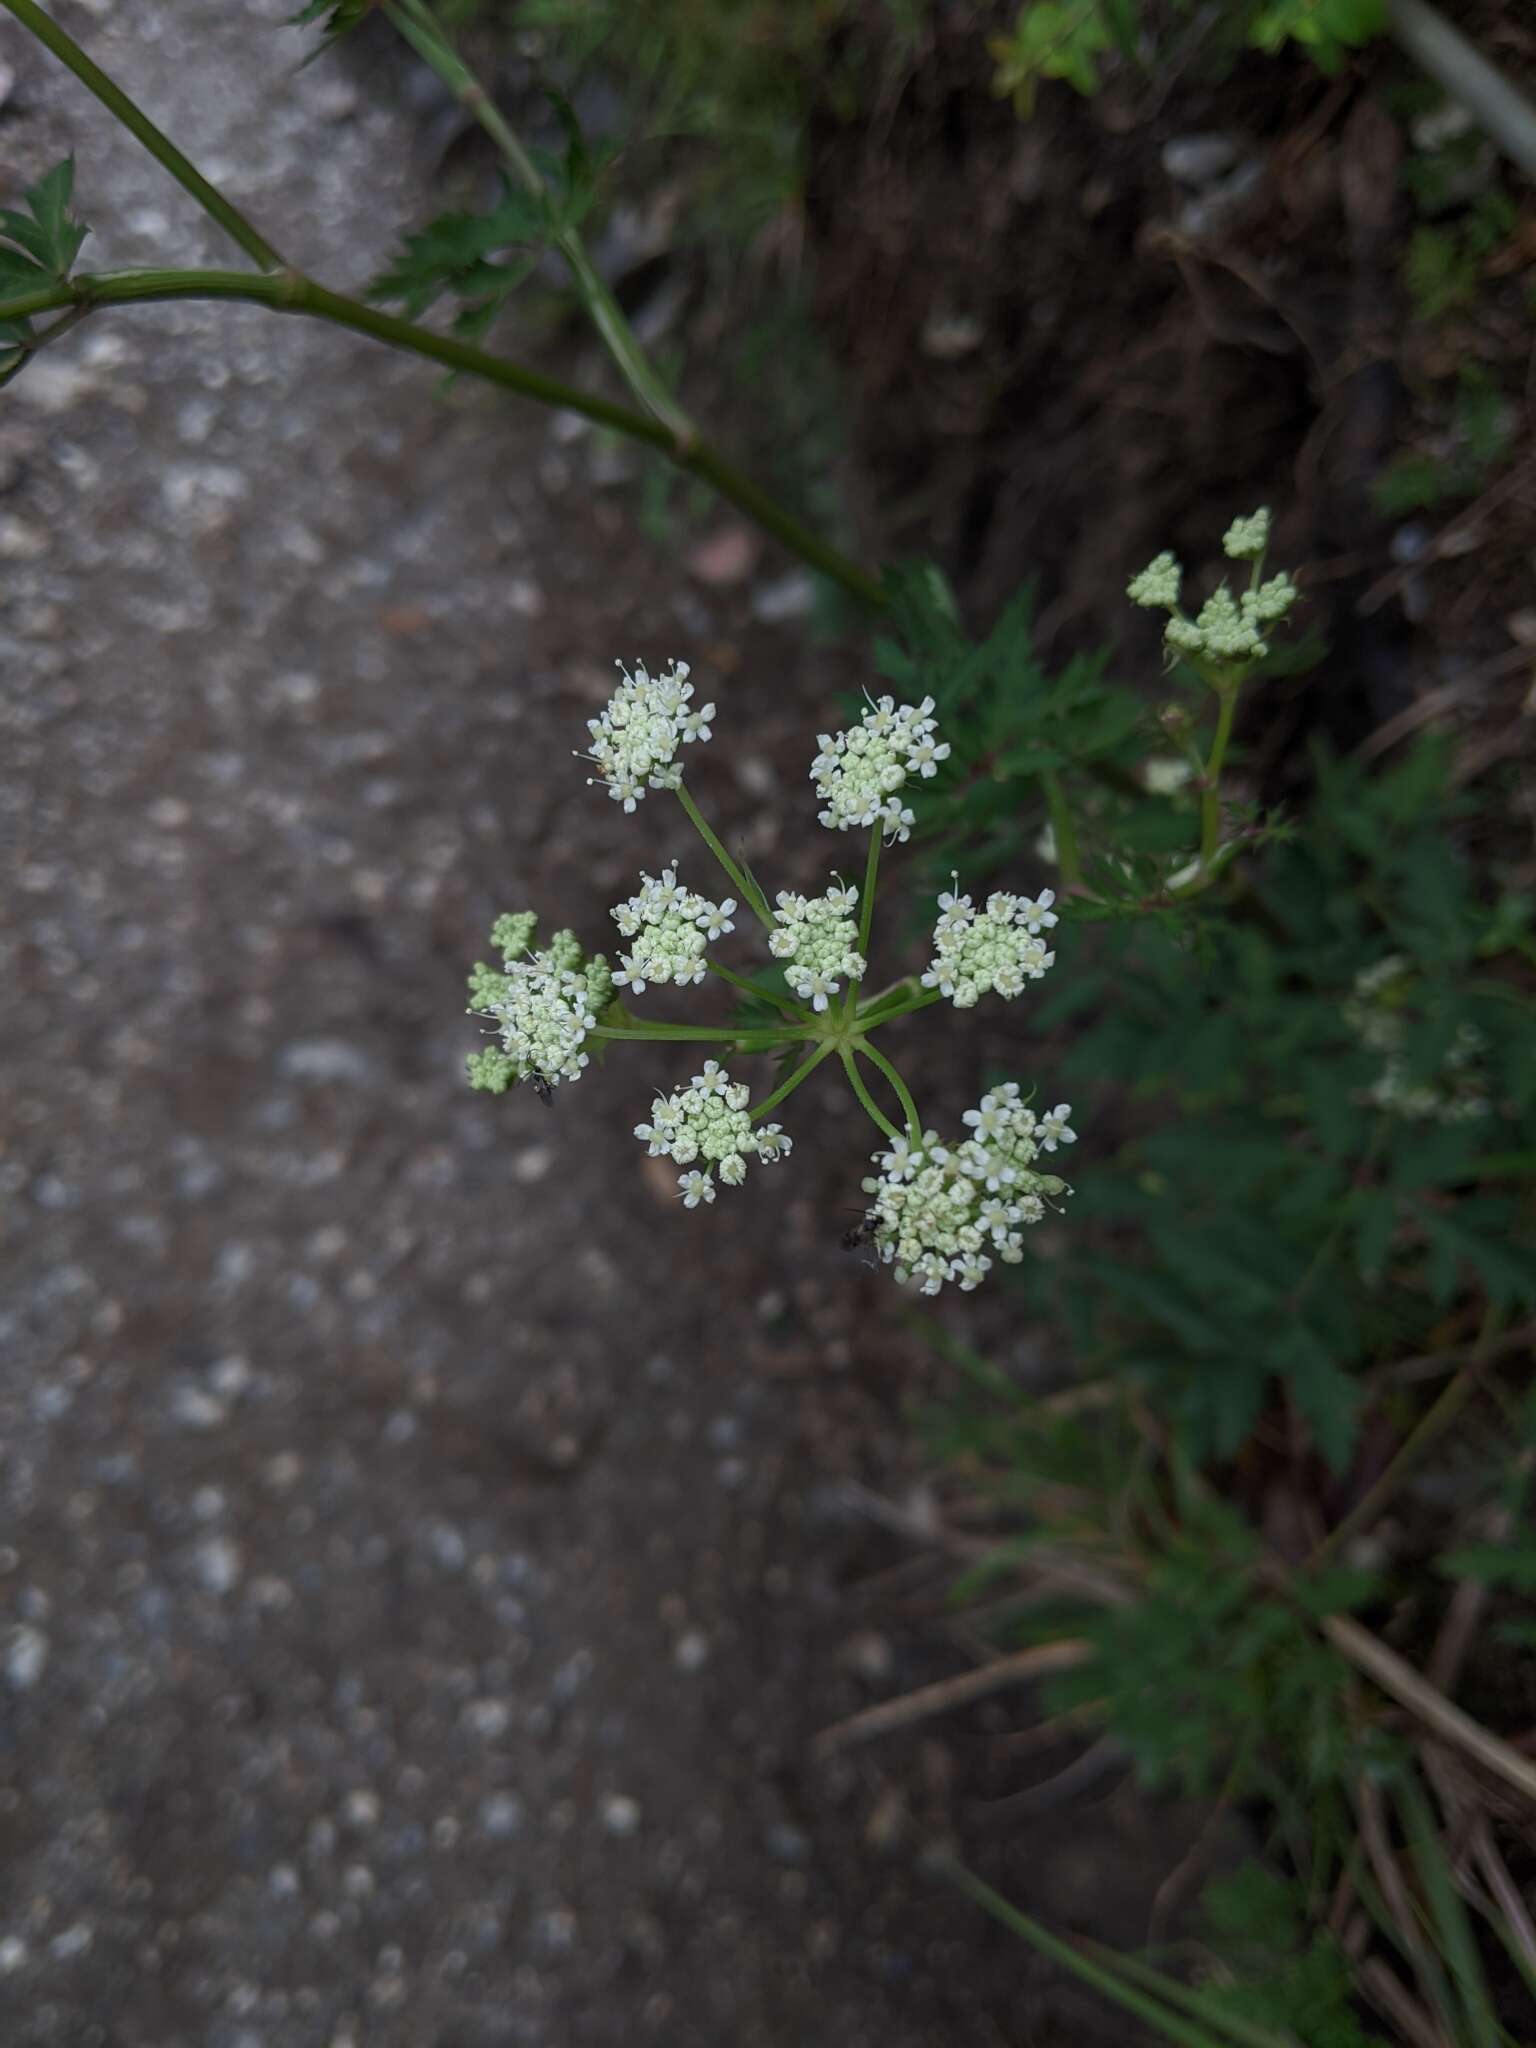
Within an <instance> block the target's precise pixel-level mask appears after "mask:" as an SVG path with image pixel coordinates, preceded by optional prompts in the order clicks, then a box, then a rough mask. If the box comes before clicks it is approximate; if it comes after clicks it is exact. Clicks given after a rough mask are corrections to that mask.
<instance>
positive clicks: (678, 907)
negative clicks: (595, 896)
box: [611, 863, 736, 995]
mask: <svg viewBox="0 0 1536 2048" xmlns="http://www.w3.org/2000/svg"><path fill="white" fill-rule="evenodd" d="M735 908H736V902H735V898H734V897H730V896H728V897H727V898H726V899H725V901H724V902H723V903H711V902H710V901H709V899H708V897H707V896H696V895H695V894H694V893H693V891H692V890H691V889H685V888H684V887H683V886H682V884H681V883H680V882H679V881H678V879H677V867H676V864H675V863H674V864H673V866H671V867H669V868H663V869H662V871H661V873H660V874H659V875H647V874H645V873H642V874H641V876H640V889H639V893H638V894H637V895H634V896H631V897H630V898H629V899H628V900H627V901H626V902H624V903H618V904H615V905H614V908H613V911H612V913H611V914H612V917H613V921H614V923H615V924H616V925H617V926H618V928H619V931H620V933H621V934H622V936H623V937H624V938H626V939H631V940H633V941H634V944H633V946H632V947H631V949H630V951H629V952H627V953H621V954H620V955H619V965H618V968H617V969H616V971H615V973H614V977H613V979H614V983H615V985H616V986H617V987H619V988H628V989H630V990H631V991H632V992H633V993H634V994H635V995H641V994H643V993H644V991H645V989H646V988H647V987H648V986H649V985H650V984H651V983H652V982H655V983H656V984H657V985H658V986H660V987H666V986H667V985H668V984H670V985H671V986H673V987H675V988H688V987H689V986H690V985H691V984H692V983H694V982H696V981H702V980H703V979H704V973H705V961H704V949H705V946H706V945H707V944H708V943H709V941H710V940H711V939H718V938H720V937H721V936H722V935H723V934H724V933H726V932H730V931H734V930H735V929H736V927H735V925H734V924H733V923H732V922H731V912H732V911H733V910H734V909H735Z"/></svg>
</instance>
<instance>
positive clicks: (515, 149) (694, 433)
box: [384, 0, 699, 453]
mask: <svg viewBox="0 0 1536 2048" xmlns="http://www.w3.org/2000/svg"><path fill="white" fill-rule="evenodd" d="M384 13H385V15H386V16H387V18H388V19H389V21H390V22H391V23H392V24H393V26H394V27H395V28H396V29H397V30H398V31H399V33H400V34H401V35H402V36H403V37H404V38H405V40H406V41H407V42H408V43H409V44H410V46H411V48H412V49H413V50H414V51H415V52H416V54H417V56H418V57H420V58H421V60H422V62H423V63H425V64H428V65H430V66H431V68H432V69H433V70H434V71H435V72H436V73H437V75H438V77H439V78H441V79H442V81H443V83H444V84H445V85H446V86H447V87H448V89H449V91H450V92H452V93H454V94H455V95H456V97H457V98H458V99H460V100H461V101H462V102H463V104H464V105H465V107H466V108H467V109H468V110H469V112H470V113H471V114H472V115H473V117H474V118H475V120H476V121H478V122H479V124H480V126H481V127H482V128H483V129H484V130H485V132H486V134H487V135H489V137H490V138H491V140H492V142H493V143H495V145H496V147H497V149H498V150H499V151H500V153H501V156H502V158H503V160H504V161H505V163H506V164H507V166H508V168H509V169H510V170H511V171H512V173H513V175H514V176H515V177H516V178H517V180H518V183H519V184H520V185H522V187H523V188H524V190H525V191H527V192H529V193H531V194H532V195H533V197H534V198H536V199H540V200H547V199H548V198H549V187H548V186H547V184H546V183H545V181H544V178H543V176H542V175H541V173H540V171H539V168H538V166H537V164H535V163H534V161H533V159H532V158H531V157H530V156H529V154H528V152H527V150H525V149H524V147H523V145H522V143H521V142H520V141H519V140H518V138H517V135H516V134H515V133H514V132H513V130H512V128H511V127H510V126H509V125H508V123H507V121H506V120H505V119H504V118H503V116H502V113H501V110H500V109H499V108H498V107H497V105H496V102H495V101H494V100H493V99H492V98H491V96H490V94H489V93H488V92H487V91H486V89H485V87H484V86H483V85H482V84H481V83H480V81H479V79H478V78H476V76H475V74H474V73H473V72H472V71H471V70H470V68H469V66H468V65H467V64H466V63H465V62H464V60H463V58H462V57H460V56H459V54H458V52H457V51H456V50H455V49H454V47H453V45H452V44H451V43H450V42H449V40H448V38H447V37H446V36H445V35H444V33H443V30H442V27H441V25H440V24H439V23H438V21H437V19H436V17H435V16H434V15H433V13H432V10H431V8H430V7H428V6H427V5H426V4H425V0H385V4H384ZM551 242H552V245H553V246H554V247H555V248H556V249H558V250H559V251H560V254H561V255H562V256H563V257H564V259H565V262H566V265H567V267H568V268H569V270H570V273H571V276H572V277H573V278H574V279H575V282H576V290H577V293H578V294H579V296H580V298H581V302H582V304H583V305H584V306H585V307H586V309H587V313H588V316H589V318H590V319H591V321H592V324H593V326H594V327H595V328H596V329H597V331H598V333H599V335H600V336H601V337H602V341H603V346H604V347H605V348H606V349H607V351H608V353H609V355H611V356H612V357H613V360H614V362H615V363H616V364H617V365H618V368H619V371H620V373H621V374H622V376H623V378H624V381H625V382H626V383H627V384H628V386H629V388H630V390H631V391H633V392H634V394H635V396H636V398H638V399H639V401H640V403H641V404H642V405H643V406H644V407H645V409H646V411H647V412H648V413H650V414H651V416H652V418H653V419H655V420H657V421H659V423H660V424H661V425H662V426H664V427H665V428H666V430H667V432H668V433H669V434H670V435H671V437H672V439H673V441H674V442H675V444H676V446H677V448H678V450H679V451H680V452H682V453H686V452H687V450H689V449H690V448H692V447H693V446H694V445H695V443H696V442H697V440H698V438H699V436H698V430H697V428H696V427H695V426H694V424H693V422H692V421H691V420H690V419H689V418H688V415H687V414H686V413H685V412H684V411H683V410H682V408H681V407H680V406H679V405H678V404H677V403H676V402H675V400H674V399H673V397H672V394H671V393H670V392H669V391H668V390H667V387H666V386H665V385H664V384H663V383H662V381H661V379H660V378H659V377H658V376H657V375H656V372H655V371H654V370H653V369H652V368H651V366H650V364H649V363H648V362H647V361H646V358H645V351H644V350H643V349H642V348H641V346H640V344H639V342H638V341H637V340H636V338H635V334H634V330H633V329H632V328H631V326H630V324H629V322H628V321H627V320H626V319H625V318H624V315H623V313H622V311H621V310H620V308H619V302H618V300H617V299H615V297H614V296H613V293H612V292H611V291H609V289H608V287H607V285H606V284H604V282H603V280H602V278H601V277H599V276H598V274H597V272H596V271H595V270H594V269H593V267H592V262H591V259H590V257H589V256H588V255H587V252H586V248H585V245H584V244H583V242H582V239H581V236H580V235H579V234H578V232H577V231H576V229H575V228H574V227H564V228H559V229H557V230H556V231H555V233H554V234H553V235H552V236H551Z"/></svg>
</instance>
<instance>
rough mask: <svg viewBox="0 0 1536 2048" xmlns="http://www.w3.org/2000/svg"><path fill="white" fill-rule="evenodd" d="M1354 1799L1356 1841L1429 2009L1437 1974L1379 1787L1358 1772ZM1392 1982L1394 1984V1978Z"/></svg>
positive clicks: (1433, 2001) (1433, 2002)
mask: <svg viewBox="0 0 1536 2048" xmlns="http://www.w3.org/2000/svg"><path fill="white" fill-rule="evenodd" d="M1354 1802H1355V1813H1356V1815H1357V1817H1358V1819H1359V1822H1360V1840H1361V1842H1362V1843H1363V1844H1364V1846H1365V1853H1366V1856H1367V1858H1368V1859H1369V1861H1370V1865H1371V1869H1372V1870H1373V1871H1374V1872H1375V1875H1376V1882H1377V1883H1378V1884H1379V1885H1380V1886H1381V1896H1382V1900H1383V1903H1384V1904H1385V1905H1386V1908H1387V1910H1388V1912H1389V1913H1390V1914H1391V1915H1392V1919H1393V1923H1394V1925H1395V1927H1396V1930H1397V1936H1398V1940H1399V1942H1400V1944H1401V1946H1402V1948H1403V1950H1404V1952H1405V1954H1406V1955H1407V1957H1408V1960H1409V1962H1410V1963H1411V1964H1412V1965H1413V1974H1414V1976H1415V1977H1416V1978H1417V1979H1418V1984H1419V1989H1420V1991H1421V1992H1422V1993H1423V1995H1424V1998H1425V2000H1426V2002H1427V2003H1428V2004H1429V2005H1430V2006H1431V2008H1433V2007H1434V2006H1435V2005H1436V2004H1437V2002H1438V2000H1437V1998H1436V1987H1437V1979H1438V1977H1439V1974H1440V1973H1439V1970H1438V1968H1437V1966H1436V1963H1435V1960H1434V1957H1433V1956H1432V1955H1431V1954H1430V1951H1429V1947H1428V1944H1427V1943H1426V1942H1425V1939H1424V1936H1423V1934H1422V1933H1421V1931H1420V1928H1419V1921H1418V1915H1417V1914H1416V1913H1415V1912H1414V1910H1413V1900H1412V1898H1411V1897H1410V1896H1409V1892H1408V1886H1407V1884H1406V1883H1405V1882H1404V1879H1403V1873H1402V1871H1401V1870H1400V1869H1399V1867H1398V1861H1397V1857H1396V1855H1395V1854H1394V1853H1393V1849H1392V1842H1391V1838H1390V1836H1389V1834H1388V1832H1387V1819H1386V1814H1385V1811H1384V1810H1383V1807H1382V1802H1381V1790H1380V1787H1379V1786H1377V1785H1376V1784H1375V1783H1374V1782H1373V1781H1372V1780H1371V1779H1370V1778H1369V1777H1367V1776H1363V1775H1362V1777H1361V1778H1360V1780H1359V1782H1358V1784H1357V1785H1356V1786H1355V1793H1354ZM1393 1981H1394V1983H1395V1982H1396V1979H1395V1978H1394V1979H1393Z"/></svg>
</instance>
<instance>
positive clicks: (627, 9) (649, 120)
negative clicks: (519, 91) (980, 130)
mask: <svg viewBox="0 0 1536 2048" xmlns="http://www.w3.org/2000/svg"><path fill="white" fill-rule="evenodd" d="M934 11H935V9H934V0H879V12H880V14H881V16H882V17H883V19H882V23H881V33H880V35H879V36H878V37H877V38H875V39H874V40H875V41H876V42H877V43H878V44H879V46H880V47H882V48H883V49H885V50H886V51H887V52H888V61H890V62H892V63H901V62H905V61H908V60H909V59H910V57H911V56H912V54H913V53H914V52H915V51H916V49H917V48H918V45H919V41H920V37H921V34H922V31H923V27H924V24H925V23H926V22H927V21H928V20H929V19H930V18H931V17H932V15H933V13H934ZM441 12H442V14H443V16H444V18H445V19H448V20H450V21H454V22H474V23H476V24H483V25H486V26H488V27H497V26H505V27H506V28H507V29H509V30H511V29H513V28H515V29H516V31H517V32H518V34H519V35H520V36H521V37H524V38H526V37H528V36H530V35H536V36H538V37H540V38H541V39H542V43H543V55H544V59H545V62H546V63H547V65H548V66H549V68H550V69H551V71H553V72H554V73H556V74H557V75H558V76H560V77H561V78H562V79H564V80H565V81H566V82H567V84H568V85H569V86H571V87H572V88H573V89H574V87H575V86H576V85H577V84H578V83H579V82H581V81H582V80H583V79H586V78H589V77H595V78H599V79H610V80H617V81H619V82H620V83H621V85H622V89H623V92H624V96H625V100H626V103H627V120H628V122H629V141H630V142H631V143H637V142H650V143H654V144H655V145H657V146H658V147H661V146H664V147H665V148H666V149H667V151H668V152H669V154H671V155H673V156H674V157H685V158H686V162H687V179H686V195H685V196H686V220H685V223H684V226H685V228H692V229H697V230H698V231H699V232H700V233H701V234H702V235H703V236H705V237H709V236H713V235H717V234H721V233H722V232H723V234H724V237H725V239H726V240H727V241H729V242H733V243H735V242H741V241H744V240H746V239H747V238H749V237H750V236H751V235H753V234H754V233H756V231H757V230H758V229H759V228H760V227H762V226H763V225H764V223H765V222H767V221H768V220H770V219H772V218H773V217H774V216H775V215H776V214H778V213H780V212H781V211H782V209H783V208H784V207H785V206H786V205H788V204H790V203H792V202H793V201H794V200H795V199H796V197H797V195H798V194H799V192H800V190H801V187H802V185H803V181H804V176H803V159H804V147H805V133H806V126H807V116H808V114H809V111H810V108H811V105H812V102H813V100H818V101H819V102H820V103H821V104H823V105H830V106H832V107H833V108H834V109H837V110H840V111H841V112H842V113H843V114H845V115H846V116H847V117H848V118H852V117H853V116H854V115H855V113H856V112H857V110H858V108H859V107H860V106H861V105H864V104H867V98H868V88H869V81H868V79H867V77H866V75H865V74H866V68H867V62H868V60H867V58H866V55H865V44H864V43H863V42H862V40H861V38H860V36H859V35H858V33H857V31H858V30H859V28H860V25H861V23H862V21H863V20H864V19H865V17H866V14H867V12H868V10H866V9H865V8H864V7H863V6H862V5H861V4H860V0H648V4H647V5H645V6H635V5H633V4H632V0H451V4H448V5H445V6H443V7H442V9H441ZM882 61H885V60H884V59H883V60H882Z"/></svg>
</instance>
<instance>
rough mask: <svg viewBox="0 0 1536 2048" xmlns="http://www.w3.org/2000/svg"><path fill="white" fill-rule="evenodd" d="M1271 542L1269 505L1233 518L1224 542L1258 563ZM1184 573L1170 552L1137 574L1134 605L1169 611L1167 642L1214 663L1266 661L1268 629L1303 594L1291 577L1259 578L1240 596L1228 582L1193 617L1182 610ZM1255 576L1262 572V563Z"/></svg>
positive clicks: (1238, 557) (1129, 589)
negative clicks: (1180, 600)
mask: <svg viewBox="0 0 1536 2048" xmlns="http://www.w3.org/2000/svg"><path fill="white" fill-rule="evenodd" d="M1268 545H1269V513H1268V510H1267V509H1265V508H1264V507H1261V508H1260V509H1259V510H1258V511H1257V512H1254V513H1251V514H1250V515H1249V516H1248V517H1247V518H1246V519H1235V520H1233V522H1232V524H1231V525H1230V526H1229V527H1228V528H1227V532H1226V536H1225V538H1224V539H1223V541H1222V547H1223V549H1224V550H1225V551H1226V554H1227V556H1228V557H1229V559H1230V560H1232V561H1234V562H1253V563H1255V564H1257V563H1258V562H1260V561H1261V560H1262V559H1263V556H1264V550H1265V549H1266V548H1267V547H1268ZM1182 575H1183V571H1182V570H1181V569H1180V567H1179V564H1178V561H1177V560H1176V559H1175V557H1174V556H1173V555H1171V554H1169V553H1168V552H1167V551H1166V550H1165V551H1164V552H1163V553H1162V554H1160V555H1158V556H1157V557H1156V559H1155V560H1153V561H1151V562H1149V563H1148V564H1147V566H1146V568H1145V569H1143V570H1142V571H1141V573H1140V575H1139V576H1133V577H1132V578H1131V580H1130V582H1129V583H1128V584H1127V586H1126V593H1127V595H1128V596H1129V598H1130V600H1131V602H1132V604H1139V605H1142V606H1144V607H1145V608H1147V609H1148V610H1151V611H1165V612H1167V613H1168V614H1169V619H1168V623H1167V625H1166V626H1165V627H1164V628H1163V639H1164V642H1165V643H1166V645H1167V646H1169V647H1170V648H1172V649H1173V650H1174V651H1175V652H1176V653H1179V654H1186V655H1189V656H1191V657H1195V658H1198V657H1201V656H1203V657H1204V658H1205V659H1206V660H1208V661H1213V662H1220V663H1239V662H1250V661H1261V660H1262V659H1263V657H1264V656H1265V655H1266V654H1268V652H1269V643H1268V641H1267V640H1266V639H1265V638H1264V629H1265V627H1267V626H1274V625H1278V624H1279V623H1280V621H1281V620H1282V619H1284V618H1285V617H1286V615H1287V614H1288V613H1289V612H1290V610H1291V607H1292V606H1293V605H1294V604H1295V603H1296V600H1297V596H1298V594H1299V593H1298V592H1297V589H1296V586H1295V584H1294V583H1293V582H1292V581H1291V579H1290V577H1289V576H1272V577H1271V578H1270V579H1269V581H1268V582H1267V583H1257V582H1256V583H1255V584H1254V586H1253V588H1252V589H1251V590H1244V591H1242V592H1240V593H1239V594H1238V596H1236V597H1234V596H1233V595H1232V593H1231V591H1230V590H1228V589H1227V587H1226V585H1225V584H1222V585H1221V586H1220V588H1219V589H1216V590H1214V591H1212V593H1211V595H1210V596H1209V597H1208V598H1207V599H1206V601H1205V603H1204V604H1203V605H1202V606H1201V607H1200V611H1199V613H1198V615H1197V616H1196V617H1195V618H1193V619H1191V618H1188V617H1187V616H1186V615H1185V614H1184V613H1183V612H1181V611H1180V610H1179V585H1180V581H1181V579H1182ZM1254 575H1255V576H1257V575H1258V570H1257V567H1256V568H1255V570H1254Z"/></svg>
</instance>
